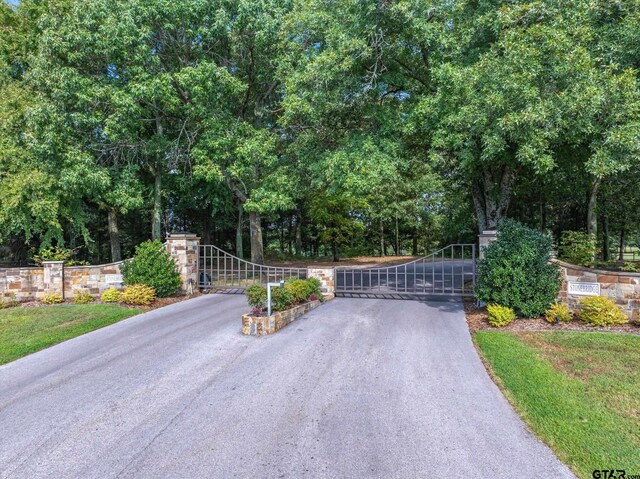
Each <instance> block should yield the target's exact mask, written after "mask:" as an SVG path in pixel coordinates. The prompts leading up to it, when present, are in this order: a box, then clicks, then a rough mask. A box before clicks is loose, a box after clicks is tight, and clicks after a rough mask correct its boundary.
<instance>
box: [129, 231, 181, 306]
mask: <svg viewBox="0 0 640 479" xmlns="http://www.w3.org/2000/svg"><path fill="white" fill-rule="evenodd" d="M121 269H122V277H123V278H124V284H126V285H138V284H144V285H147V286H150V287H152V288H153V289H154V290H155V292H156V293H155V294H156V295H157V296H158V297H160V298H166V297H167V296H171V295H172V294H175V293H176V291H178V288H179V287H180V285H181V284H182V281H181V280H180V274H179V273H178V271H177V270H176V263H175V261H174V260H173V258H172V257H171V255H170V254H169V253H167V252H166V251H165V249H164V245H163V244H162V243H161V242H160V241H146V242H144V243H141V244H139V245H138V246H137V247H136V254H135V255H134V256H133V259H132V260H131V261H126V262H125V263H123V264H122V267H121Z"/></svg>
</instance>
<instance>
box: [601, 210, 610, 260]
mask: <svg viewBox="0 0 640 479" xmlns="http://www.w3.org/2000/svg"><path fill="white" fill-rule="evenodd" d="M602 259H603V261H609V215H607V214H606V213H605V214H604V215H602Z"/></svg>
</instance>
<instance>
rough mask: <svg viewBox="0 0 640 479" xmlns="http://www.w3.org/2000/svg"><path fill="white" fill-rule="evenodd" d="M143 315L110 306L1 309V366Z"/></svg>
mask: <svg viewBox="0 0 640 479" xmlns="http://www.w3.org/2000/svg"><path fill="white" fill-rule="evenodd" d="M139 312H140V311H138V310H135V309H128V308H124V307H122V306H116V305H109V304H84V305H56V306H42V307H34V308H10V309H3V310H0V364H5V363H8V362H10V361H14V360H16V359H18V358H20V357H22V356H26V355H27V354H30V353H34V352H36V351H39V350H41V349H44V348H47V347H49V346H52V345H54V344H57V343H60V342H62V341H65V340H67V339H70V338H73V337H75V336H79V335H81V334H84V333H88V332H89V331H93V330H94V329H98V328H102V327H103V326H108V325H109V324H113V323H116V322H118V321H120V320H122V319H125V318H129V317H131V316H134V315H136V314H138V313H139Z"/></svg>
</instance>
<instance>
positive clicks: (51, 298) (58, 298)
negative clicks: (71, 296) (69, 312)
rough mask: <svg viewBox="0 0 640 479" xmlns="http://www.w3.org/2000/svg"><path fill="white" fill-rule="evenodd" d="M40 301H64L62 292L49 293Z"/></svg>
mask: <svg viewBox="0 0 640 479" xmlns="http://www.w3.org/2000/svg"><path fill="white" fill-rule="evenodd" d="M40 301H41V302H42V303H44V304H60V303H63V302H64V299H63V298H62V295H61V294H60V293H47V294H45V295H44V296H42V298H41V299H40Z"/></svg>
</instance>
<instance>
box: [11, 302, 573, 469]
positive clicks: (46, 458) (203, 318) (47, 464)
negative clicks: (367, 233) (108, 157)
mask: <svg viewBox="0 0 640 479" xmlns="http://www.w3.org/2000/svg"><path fill="white" fill-rule="evenodd" d="M246 309H247V307H246V306H245V303H244V298H243V297H241V296H234V295H210V296H203V297H200V298H197V299H194V300H191V301H187V302H183V303H179V304H175V305H172V306H168V307H166V308H163V309H161V310H156V311H153V312H150V313H147V314H144V315H141V316H138V317H135V318H131V319H129V320H126V321H123V322H121V323H119V324H116V325H113V326H110V327H108V328H105V329H102V330H100V331H96V332H93V333H90V334H87V335H85V336H82V337H79V338H76V339H73V340H70V341H67V342H65V343H63V344H60V345H58V346H54V347H52V348H50V349H48V350H45V351H41V352H39V353H36V354H33V355H31V356H29V357H26V358H23V359H21V360H18V361H16V362H14V363H11V364H8V365H5V366H2V367H0V477H2V478H30V479H37V478H45V477H46V478H83V479H86V478H116V477H120V478H154V479H156V478H225V479H226V478H232V477H239V478H245V477H246V478H253V477H258V478H281V477H285V478H307V477H308V478H314V479H315V478H325V477H326V478H358V477H362V478H412V477H454V478H462V477H473V478H500V477H504V478H514V477H522V478H530V477H545V478H558V477H572V476H571V474H570V473H569V471H568V470H567V469H566V468H565V467H564V466H563V465H562V464H560V463H559V462H558V461H557V460H556V459H555V457H554V456H553V455H552V453H551V452H550V451H549V449H547V448H546V447H545V446H544V445H543V444H542V443H541V442H539V441H538V440H537V439H536V438H534V437H533V436H532V435H531V434H530V433H529V432H528V431H527V429H526V428H525V427H524V425H523V424H522V422H521V421H520V420H519V418H518V417H517V416H516V414H515V413H514V412H513V411H512V409H511V408H510V407H509V405H508V403H507V402H506V401H505V399H504V398H503V397H502V395H501V394H500V392H499V391H498V389H497V388H496V387H495V385H494V384H493V383H492V382H491V380H490V379H489V378H488V376H487V375H486V373H485V370H484V368H483V366H482V364H481V363H480V361H479V359H478V357H477V355H476V353H475V350H474V348H473V346H472V343H471V339H470V336H469V333H468V331H467V328H466V325H465V322H464V317H463V313H462V307H461V305H460V304H459V303H455V302H452V303H430V304H426V303H421V302H417V301H389V300H366V299H346V298H338V299H335V300H334V301H331V302H330V303H328V304H326V305H324V306H322V307H321V308H319V309H317V310H315V311H313V312H312V313H310V314H309V315H308V316H307V317H305V318H302V319H301V320H299V321H297V322H295V323H293V324H292V325H290V326H288V327H286V328H285V329H283V330H282V331H280V332H278V334H276V335H274V336H272V337H267V338H254V337H244V336H242V335H241V334H240V321H239V317H240V314H241V313H243V312H245V311H246Z"/></svg>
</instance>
